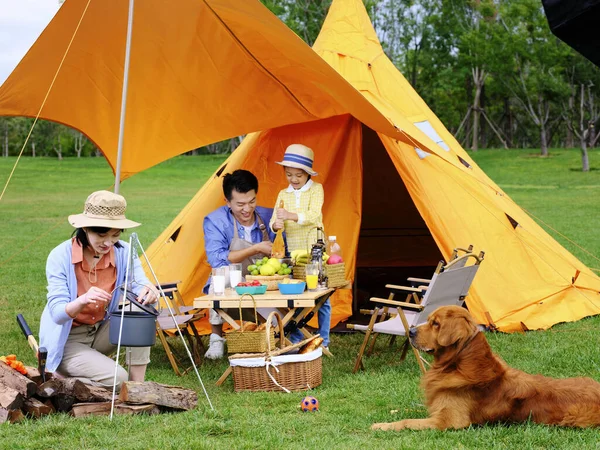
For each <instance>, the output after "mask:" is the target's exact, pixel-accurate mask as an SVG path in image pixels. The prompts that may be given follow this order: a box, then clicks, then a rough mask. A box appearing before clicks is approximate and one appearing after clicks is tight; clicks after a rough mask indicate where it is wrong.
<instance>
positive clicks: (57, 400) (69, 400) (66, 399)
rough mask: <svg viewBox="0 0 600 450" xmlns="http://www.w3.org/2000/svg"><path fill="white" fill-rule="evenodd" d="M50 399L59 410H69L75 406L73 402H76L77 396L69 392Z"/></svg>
mask: <svg viewBox="0 0 600 450" xmlns="http://www.w3.org/2000/svg"><path fill="white" fill-rule="evenodd" d="M50 400H51V401H52V405H53V406H54V409H55V410H56V411H57V412H69V411H71V408H72V407H73V403H75V397H73V396H72V395H67V394H57V395H55V396H53V397H52V398H51V399H50Z"/></svg>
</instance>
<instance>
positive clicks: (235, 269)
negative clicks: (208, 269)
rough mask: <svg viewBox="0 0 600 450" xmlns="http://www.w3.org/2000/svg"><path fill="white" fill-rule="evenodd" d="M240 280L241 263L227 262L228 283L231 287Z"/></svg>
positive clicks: (233, 287)
mask: <svg viewBox="0 0 600 450" xmlns="http://www.w3.org/2000/svg"><path fill="white" fill-rule="evenodd" d="M241 282H242V265H241V264H237V263H236V264H229V284H230V286H231V289H235V287H236V286H237V285H238V284H240V283H241Z"/></svg>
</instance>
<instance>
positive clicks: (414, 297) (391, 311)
mask: <svg viewBox="0 0 600 450" xmlns="http://www.w3.org/2000/svg"><path fill="white" fill-rule="evenodd" d="M472 252H473V245H469V247H468V248H461V247H457V248H455V249H453V250H452V254H451V255H450V259H449V261H454V260H455V259H457V258H459V257H460V256H463V255H466V254H468V253H472ZM467 260H468V258H461V259H459V260H458V261H456V262H455V263H453V265H452V266H451V267H452V268H453V269H458V268H460V267H463V266H464V265H465V264H466V262H467ZM407 281H408V282H409V283H410V285H411V287H413V288H415V290H414V291H410V292H408V293H406V292H405V289H404V287H403V286H396V285H393V284H387V285H386V286H385V287H386V288H387V289H390V295H389V297H388V300H394V296H395V294H396V293H398V292H399V291H400V292H402V291H404V292H405V293H406V298H405V300H404V301H405V302H407V303H415V304H421V300H422V298H423V294H424V293H425V291H426V289H427V287H428V285H429V283H430V282H431V279H429V278H413V277H410V278H407ZM397 288H400V289H397ZM360 312H361V314H366V315H369V316H372V315H373V314H375V315H376V316H378V318H379V321H380V322H383V321H385V320H388V319H391V318H392V317H394V316H395V315H396V314H398V311H397V309H396V308H391V307H389V306H387V305H385V306H383V307H382V308H377V310H372V309H371V310H369V309H361V310H360ZM348 328H350V329H353V328H354V325H353V324H349V325H348ZM378 336H379V333H376V332H373V333H371V335H370V339H371V340H370V344H369V350H368V351H367V355H368V356H370V355H371V353H373V349H374V348H375V342H376V341H377V337H378ZM395 341H396V336H395V335H392V336H391V339H390V346H391V345H393V344H394V342H395ZM406 344H407V343H406V342H405V345H404V348H403V354H402V359H404V356H405V352H406V351H407V350H408V346H407V345H406ZM357 370H358V368H355V370H354V371H355V372H356V371H357Z"/></svg>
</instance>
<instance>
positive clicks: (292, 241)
mask: <svg viewBox="0 0 600 450" xmlns="http://www.w3.org/2000/svg"><path fill="white" fill-rule="evenodd" d="M280 200H283V207H284V209H285V210H287V211H288V212H293V213H296V214H298V222H294V221H293V220H286V221H285V235H286V240H287V248H288V252H293V251H294V250H301V249H304V250H310V247H311V246H312V244H313V243H314V241H315V240H316V238H317V231H316V230H315V229H314V227H323V213H322V209H323V202H324V201H325V193H324V191H323V185H322V184H320V183H315V182H314V181H313V180H308V181H307V182H306V184H305V185H304V186H302V187H301V188H300V189H297V190H296V189H294V188H293V187H292V186H291V185H290V186H288V188H287V189H283V190H281V191H280V192H279V195H277V201H276V202H275V208H278V206H279V201H280ZM276 218H277V214H275V213H273V216H272V217H271V221H270V222H269V227H270V228H271V229H273V223H275V219H276Z"/></svg>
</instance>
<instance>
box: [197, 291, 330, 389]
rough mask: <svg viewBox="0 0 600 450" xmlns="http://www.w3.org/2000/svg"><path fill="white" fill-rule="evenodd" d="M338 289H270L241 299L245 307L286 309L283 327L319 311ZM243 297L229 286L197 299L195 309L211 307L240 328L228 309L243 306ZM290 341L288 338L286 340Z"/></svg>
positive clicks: (307, 332)
mask: <svg viewBox="0 0 600 450" xmlns="http://www.w3.org/2000/svg"><path fill="white" fill-rule="evenodd" d="M333 292H335V289H334V288H328V289H323V290H317V291H305V292H303V293H302V294H298V295H282V294H281V293H280V292H279V290H277V291H267V292H265V293H264V294H260V295H255V296H254V301H252V298H250V297H248V296H245V297H244V299H243V300H241V307H242V308H252V309H254V308H255V307H256V308H277V309H282V308H283V309H287V311H286V312H285V313H284V315H283V317H282V322H283V326H284V327H285V326H286V325H287V324H288V323H289V322H290V321H291V320H294V321H296V323H300V321H302V319H304V318H305V317H306V316H307V315H308V314H310V313H311V312H312V313H313V314H315V315H316V314H317V313H318V311H319V309H320V308H321V306H322V305H323V303H325V301H327V299H328V298H329V297H331V294H333ZM240 297H241V295H239V294H238V293H237V292H235V290H233V289H226V290H225V295H214V294H209V295H205V296H204V297H198V298H196V299H194V307H195V308H210V309H214V310H215V311H216V312H217V313H218V314H219V315H220V316H221V317H222V318H223V320H224V321H226V322H227V323H228V324H229V325H231V326H232V327H233V328H234V329H236V330H237V329H239V328H240V325H239V324H238V322H236V321H235V320H234V319H233V318H232V317H231V316H230V315H229V314H228V313H227V312H226V311H225V309H229V308H234V309H239V308H240ZM298 329H299V330H300V331H301V332H302V334H304V336H305V337H307V338H308V337H311V336H312V335H311V334H310V332H309V331H307V330H306V329H305V327H304V326H300V327H299V328H298ZM286 342H288V343H289V341H287V340H286ZM323 353H324V354H326V355H327V356H332V355H331V353H330V352H329V351H328V350H325V349H323ZM230 373H231V367H229V368H228V369H227V370H226V371H225V373H224V374H223V375H222V376H221V378H219V380H218V381H217V386H220V385H221V384H223V382H224V381H225V379H226V378H227V377H228V376H229V374H230Z"/></svg>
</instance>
